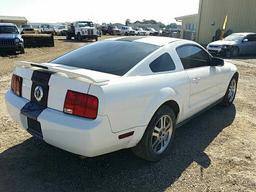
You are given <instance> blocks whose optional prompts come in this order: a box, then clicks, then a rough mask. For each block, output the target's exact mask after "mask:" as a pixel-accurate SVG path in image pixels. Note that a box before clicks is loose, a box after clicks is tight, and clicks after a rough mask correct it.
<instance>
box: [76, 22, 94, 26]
mask: <svg viewBox="0 0 256 192" xmlns="http://www.w3.org/2000/svg"><path fill="white" fill-rule="evenodd" d="M78 26H79V27H93V23H92V22H85V23H79V24H78Z"/></svg>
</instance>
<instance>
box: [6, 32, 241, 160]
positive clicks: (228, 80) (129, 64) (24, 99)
mask: <svg viewBox="0 0 256 192" xmlns="http://www.w3.org/2000/svg"><path fill="white" fill-rule="evenodd" d="M238 76H239V75H238V72H237V68H236V67H235V66H234V65H233V64H231V63H228V62H224V60H222V59H219V58H214V57H212V56H211V55H210V54H209V53H208V52H207V51H206V50H205V49H204V48H203V47H201V46H200V45H199V44H197V43H195V42H192V41H187V40H181V39H174V38H167V37H120V38H115V39H110V40H105V41H100V42H96V43H92V44H90V45H86V46H84V47H82V48H79V49H77V50H74V51H72V52H70V53H67V54H65V55H63V56H61V57H59V58H57V59H55V60H53V61H51V62H49V63H42V64H36V63H31V62H19V63H17V66H16V69H15V70H14V72H13V76H12V82H11V89H10V90H9V91H8V92H7V93H6V103H7V108H8V111H9V113H10V115H11V116H12V117H13V119H14V120H16V121H17V122H19V123H20V124H21V126H22V127H23V128H24V129H26V130H27V131H28V132H29V133H31V134H32V135H33V136H36V137H38V138H41V139H43V140H44V141H45V142H47V143H49V144H51V145H53V146H56V147H58V148H61V149H64V150H66V151H69V152H72V153H75V154H79V155H82V156H86V157H93V156H98V155H102V154H106V153H110V152H113V151H117V150H120V149H124V148H132V150H133V151H134V153H135V154H136V155H138V156H139V157H142V158H144V159H146V160H149V161H157V160H160V159H161V158H163V157H164V156H166V155H168V153H169V152H170V150H171V144H172V141H173V139H174V133H175V128H177V127H179V126H180V125H181V124H183V123H184V122H185V121H187V120H189V119H191V118H192V117H194V116H195V115H196V114H198V113H199V112H201V111H203V110H205V109H208V108H209V107H211V106H213V105H215V104H217V103H222V104H223V105H224V106H229V105H231V104H232V103H233V101H234V99H235V95H236V88H237V82H238Z"/></svg>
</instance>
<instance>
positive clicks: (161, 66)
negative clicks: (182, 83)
mask: <svg viewBox="0 0 256 192" xmlns="http://www.w3.org/2000/svg"><path fill="white" fill-rule="evenodd" d="M149 67H150V69H151V71H152V72H154V73H157V72H164V71H172V70H175V69H176V66H175V64H174V62H173V60H172V58H171V56H170V55H169V54H168V53H164V54H163V55H161V56H160V57H158V58H157V59H155V60H154V61H153V62H152V63H150V65H149Z"/></svg>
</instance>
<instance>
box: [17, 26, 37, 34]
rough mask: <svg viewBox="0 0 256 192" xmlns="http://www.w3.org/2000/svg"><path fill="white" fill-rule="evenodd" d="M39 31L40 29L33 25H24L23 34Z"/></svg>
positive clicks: (22, 27)
mask: <svg viewBox="0 0 256 192" xmlns="http://www.w3.org/2000/svg"><path fill="white" fill-rule="evenodd" d="M36 33H39V30H37V29H35V28H34V27H33V26H32V25H27V24H26V25H22V26H21V34H36Z"/></svg>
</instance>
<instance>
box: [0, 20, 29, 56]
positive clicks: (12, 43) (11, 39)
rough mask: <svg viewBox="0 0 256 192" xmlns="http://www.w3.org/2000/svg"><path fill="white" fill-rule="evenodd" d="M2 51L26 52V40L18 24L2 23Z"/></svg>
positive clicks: (0, 34) (0, 44)
mask: <svg viewBox="0 0 256 192" xmlns="http://www.w3.org/2000/svg"><path fill="white" fill-rule="evenodd" d="M0 51H1V52H12V53H17V52H18V53H21V54H23V53H25V50H24V41H23V39H22V37H21V35H20V32H19V30H18V27H17V26H16V25H14V24H12V23H0Z"/></svg>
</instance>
